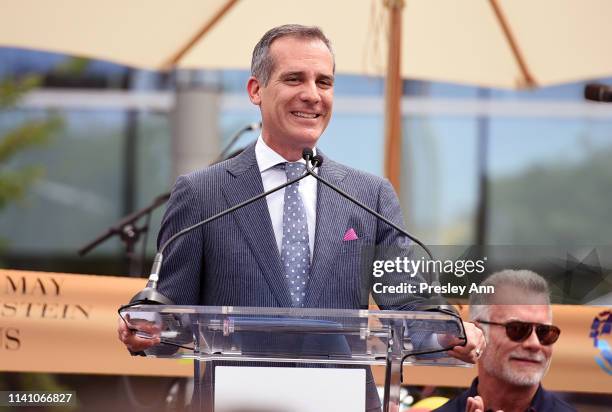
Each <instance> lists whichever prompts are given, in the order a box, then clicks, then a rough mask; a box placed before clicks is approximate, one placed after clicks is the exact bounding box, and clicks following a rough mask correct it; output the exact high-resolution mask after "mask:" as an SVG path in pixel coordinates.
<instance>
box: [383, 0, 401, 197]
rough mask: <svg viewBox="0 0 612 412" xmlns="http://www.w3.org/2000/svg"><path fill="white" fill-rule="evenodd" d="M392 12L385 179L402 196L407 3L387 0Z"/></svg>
mask: <svg viewBox="0 0 612 412" xmlns="http://www.w3.org/2000/svg"><path fill="white" fill-rule="evenodd" d="M385 6H386V7H387V8H388V9H389V49H388V60H387V77H386V84H385V176H386V177H387V178H388V179H389V181H390V182H391V184H392V185H393V187H394V188H395V190H396V191H397V192H398V194H399V192H400V176H401V154H402V113H401V99H402V75H401V61H402V60H401V46H402V9H403V7H404V0H386V1H385Z"/></svg>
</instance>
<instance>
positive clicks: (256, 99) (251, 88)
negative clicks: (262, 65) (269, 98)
mask: <svg viewBox="0 0 612 412" xmlns="http://www.w3.org/2000/svg"><path fill="white" fill-rule="evenodd" d="M260 91H261V87H260V84H259V80H257V79H256V78H255V77H253V76H251V77H249V81H248V82H247V93H249V99H251V103H253V104H255V105H257V106H259V105H260V104H261V96H260V94H259V93H260Z"/></svg>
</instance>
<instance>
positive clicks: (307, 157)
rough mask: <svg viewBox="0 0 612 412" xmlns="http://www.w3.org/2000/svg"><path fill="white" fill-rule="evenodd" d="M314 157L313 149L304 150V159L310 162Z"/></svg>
mask: <svg viewBox="0 0 612 412" xmlns="http://www.w3.org/2000/svg"><path fill="white" fill-rule="evenodd" d="M312 155H313V153H312V149H309V148H305V149H304V150H302V159H304V160H306V161H309V160H310V159H312Z"/></svg>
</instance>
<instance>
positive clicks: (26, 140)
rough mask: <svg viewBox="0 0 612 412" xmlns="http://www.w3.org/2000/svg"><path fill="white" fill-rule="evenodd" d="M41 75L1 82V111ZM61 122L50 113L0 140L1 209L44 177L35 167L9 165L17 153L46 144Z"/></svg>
mask: <svg viewBox="0 0 612 412" xmlns="http://www.w3.org/2000/svg"><path fill="white" fill-rule="evenodd" d="M40 82H41V78H40V76H33V75H31V76H26V77H23V78H21V79H19V80H12V79H8V80H4V81H2V82H0V110H6V109H9V108H11V107H13V106H14V105H15V104H16V103H17V102H18V101H19V99H20V98H21V97H22V96H23V95H24V94H25V93H27V92H29V91H31V90H33V89H34V88H36V87H38V86H39V85H40ZM62 124H63V122H62V119H61V118H60V117H59V116H58V115H57V114H51V115H50V116H48V117H47V118H46V119H43V120H32V121H29V122H27V123H25V124H22V125H20V126H18V127H17V128H15V129H13V130H10V131H9V132H7V133H6V134H5V135H4V136H2V137H1V138H0V210H1V209H3V208H5V207H6V206H7V205H8V204H9V203H10V202H11V201H14V200H17V199H20V198H22V197H23V196H24V194H25V193H26V190H27V188H28V187H30V186H31V185H32V183H33V182H34V181H35V180H36V179H37V178H39V177H40V176H41V175H42V174H43V169H42V168H41V167H38V166H23V167H14V166H11V163H10V162H11V160H12V159H13V158H14V157H15V156H16V155H17V154H18V153H20V152H23V151H25V150H28V149H31V148H34V147H37V146H41V145H44V144H46V143H47V142H48V141H49V139H50V136H51V135H52V134H53V133H54V132H56V131H58V130H59V129H60V128H61V127H62Z"/></svg>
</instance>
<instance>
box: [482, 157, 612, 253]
mask: <svg viewBox="0 0 612 412" xmlns="http://www.w3.org/2000/svg"><path fill="white" fill-rule="evenodd" d="M611 158H612V147H604V148H599V149H597V150H592V151H590V152H588V153H587V155H586V156H585V158H584V159H583V160H581V161H580V162H576V163H568V162H563V161H557V162H553V163H549V164H541V165H539V166H537V167H533V168H531V169H529V170H526V171H525V172H523V173H521V174H519V175H515V176H511V177H505V178H500V179H497V180H494V181H493V182H492V199H493V204H492V205H491V210H492V211H493V215H494V219H493V231H492V236H493V238H494V239H493V240H494V241H497V242H498V243H513V244H527V245H529V244H541V243H547V244H590V245H598V244H609V243H610V233H612V222H611V221H610V205H611V204H612V183H611V182H612V162H611V161H610V159H611Z"/></svg>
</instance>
